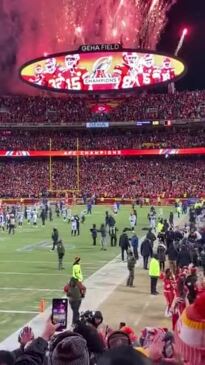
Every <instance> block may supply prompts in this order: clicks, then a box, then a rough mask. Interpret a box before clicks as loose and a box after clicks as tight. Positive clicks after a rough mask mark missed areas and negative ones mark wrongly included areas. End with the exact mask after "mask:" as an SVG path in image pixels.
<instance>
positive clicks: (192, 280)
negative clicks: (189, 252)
mask: <svg viewBox="0 0 205 365" xmlns="http://www.w3.org/2000/svg"><path fill="white" fill-rule="evenodd" d="M196 283H197V273H196V269H195V268H192V269H191V273H190V275H188V276H187V278H186V279H185V285H186V287H187V289H188V294H187V299H188V301H189V304H193V303H194V301H195V299H196V297H197V293H198V290H197V285H196Z"/></svg>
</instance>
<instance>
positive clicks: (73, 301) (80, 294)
mask: <svg viewBox="0 0 205 365" xmlns="http://www.w3.org/2000/svg"><path fill="white" fill-rule="evenodd" d="M85 292H86V288H85V286H84V285H83V284H82V283H81V282H80V281H79V280H77V279H76V278H73V277H72V278H71V279H70V282H69V284H68V286H67V297H68V299H69V304H70V307H71V309H72V312H73V320H72V325H75V324H76V323H77V322H78V320H79V316H80V315H79V309H80V306H81V302H82V298H84V297H85Z"/></svg>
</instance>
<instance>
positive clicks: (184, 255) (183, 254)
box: [177, 245, 192, 268]
mask: <svg viewBox="0 0 205 365" xmlns="http://www.w3.org/2000/svg"><path fill="white" fill-rule="evenodd" d="M191 262H192V259H191V254H190V252H189V249H188V247H187V246H185V245H182V247H181V250H180V252H179V254H178V257H177V266H178V267H180V268H182V267H184V266H189V264H191Z"/></svg>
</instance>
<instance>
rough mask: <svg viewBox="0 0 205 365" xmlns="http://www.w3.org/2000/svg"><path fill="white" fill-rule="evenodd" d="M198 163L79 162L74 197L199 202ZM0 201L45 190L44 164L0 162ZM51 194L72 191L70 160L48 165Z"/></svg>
mask: <svg viewBox="0 0 205 365" xmlns="http://www.w3.org/2000/svg"><path fill="white" fill-rule="evenodd" d="M204 166H205V161H204V159H203V158H181V159H180V158H176V157H169V158H167V159H166V158H164V157H160V158H122V157H115V158H111V157H104V158H92V157H91V158H81V159H80V169H79V173H80V191H81V192H80V194H85V193H86V194H87V193H88V194H91V195H93V194H94V193H95V194H96V196H97V197H115V196H118V197H126V198H134V197H140V198H141V197H150V198H152V197H153V198H154V197H157V196H158V195H160V196H161V197H165V198H168V197H200V196H203V195H204V191H205V176H204V174H205V169H204ZM0 174H1V179H0V196H1V197H5V196H6V197H39V196H40V195H41V192H42V191H48V190H49V188H50V181H49V179H50V174H49V160H48V159H38V160H36V159H32V158H30V159H23V160H22V159H15V160H14V159H8V158H7V159H6V160H5V159H2V160H1V161H0ZM51 176H52V181H51V183H52V184H51V185H52V190H75V189H76V188H77V186H76V185H77V166H76V159H75V158H66V159H65V158H64V159H58V158H56V159H52V174H51Z"/></svg>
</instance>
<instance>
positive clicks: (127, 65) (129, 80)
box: [20, 45, 185, 93]
mask: <svg viewBox="0 0 205 365" xmlns="http://www.w3.org/2000/svg"><path fill="white" fill-rule="evenodd" d="M110 48H111V47H110ZM90 49H91V50H90ZM95 49H98V50H97V51H93V50H92V48H91V47H86V46H81V47H80V49H79V50H78V51H75V52H74V51H73V52H64V53H60V54H52V55H48V56H46V57H42V58H39V59H36V60H33V61H30V62H28V63H26V64H24V65H23V66H22V67H21V69H20V77H21V79H22V80H23V81H25V82H26V83H28V84H30V85H31V86H35V87H37V88H41V89H46V90H51V91H55V92H65V93H78V92H79V93H89V92H99V93H101V92H103V93H104V92H106V91H111V92H114V91H120V92H122V91H128V90H135V89H139V88H146V87H151V86H156V85H161V84H165V83H169V82H173V81H175V80H177V79H178V78H180V77H182V76H183V75H184V73H185V65H184V63H183V62H182V61H181V60H180V59H178V58H176V57H170V56H167V55H164V54H160V53H154V52H150V51H143V50H135V49H118V48H117V47H113V50H112V49H109V48H108V49H106V47H102V45H101V47H100V46H99V48H96V47H95Z"/></svg>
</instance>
